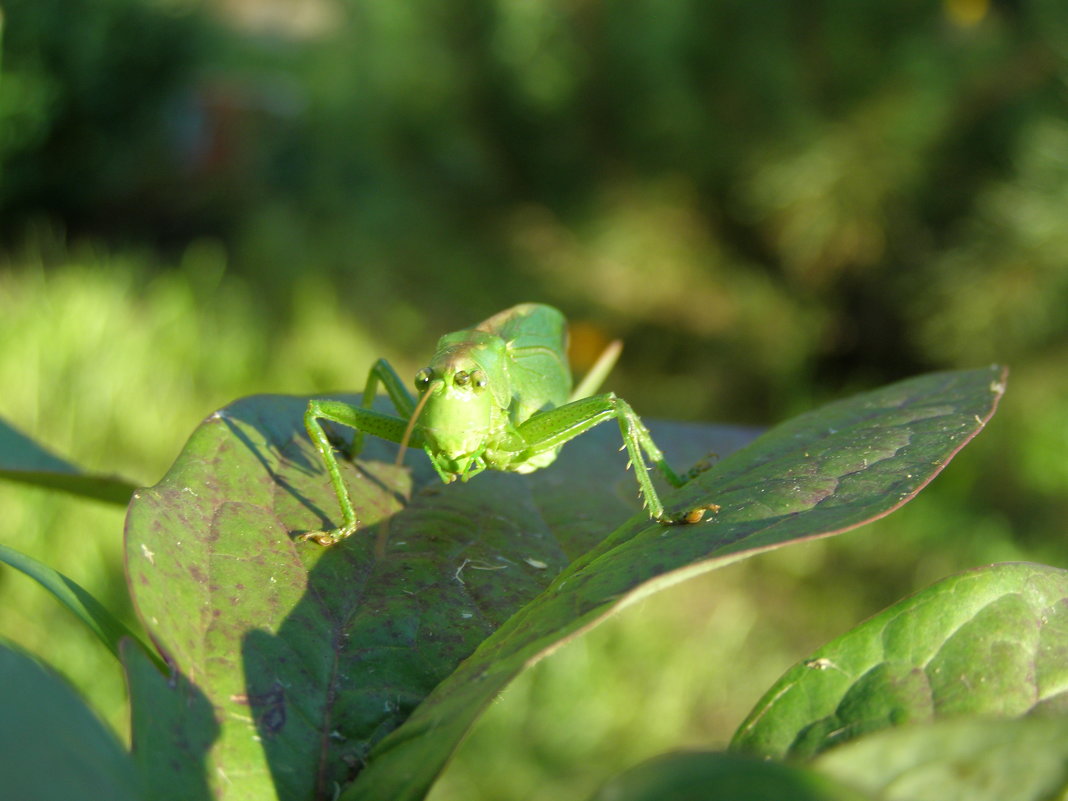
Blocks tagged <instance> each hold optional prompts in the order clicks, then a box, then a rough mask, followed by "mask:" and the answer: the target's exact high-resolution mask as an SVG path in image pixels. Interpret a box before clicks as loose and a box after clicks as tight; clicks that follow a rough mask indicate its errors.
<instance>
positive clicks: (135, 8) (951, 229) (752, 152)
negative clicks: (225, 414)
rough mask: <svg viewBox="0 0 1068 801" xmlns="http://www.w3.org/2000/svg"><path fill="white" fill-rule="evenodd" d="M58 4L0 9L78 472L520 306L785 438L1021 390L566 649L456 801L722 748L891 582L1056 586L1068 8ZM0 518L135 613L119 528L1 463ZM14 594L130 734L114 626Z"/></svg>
mask: <svg viewBox="0 0 1068 801" xmlns="http://www.w3.org/2000/svg"><path fill="white" fill-rule="evenodd" d="M74 5H76V4H72V3H70V2H69V0H4V2H3V8H4V29H3V37H4V47H5V49H4V53H3V68H4V72H3V75H2V77H0V387H2V388H3V391H2V392H0V418H3V419H4V420H6V421H8V422H10V424H11V425H12V426H14V429H15V430H16V432H21V434H24V435H27V436H28V437H30V438H31V439H32V440H33V441H36V442H39V443H42V444H43V445H44V446H45V447H46V448H47V449H48V450H49V451H50V452H51V453H52V454H58V455H59V456H61V457H62V458H63V459H65V460H67V459H69V461H70V462H71V463H73V464H75V465H78V466H79V467H81V468H84V469H85V470H86V471H88V472H89V473H90V474H117V475H119V476H122V477H124V478H125V479H128V480H129V481H132V482H133V483H135V484H138V485H152V484H155V483H156V482H157V481H159V480H160V478H161V477H162V476H163V475H164V474H165V472H166V471H167V469H168V468H169V467H170V466H171V464H172V463H173V462H174V461H175V459H176V458H177V456H178V454H179V453H180V452H181V450H182V447H183V444H184V443H185V441H186V440H187V438H188V436H189V433H190V432H191V431H193V430H194V429H195V428H196V426H197V424H198V423H199V421H201V420H202V419H204V418H205V417H206V416H207V415H209V414H210V413H211V412H213V411H214V410H216V409H219V408H222V407H223V406H225V405H226V404H228V403H230V402H231V401H232V400H233V399H235V398H238V397H242V396H247V395H251V394H256V393H266V392H280V393H293V394H296V395H308V394H312V393H327V392H335V391H338V390H353V389H357V388H358V385H359V383H360V382H361V381H362V380H363V378H364V376H365V375H366V370H367V368H368V367H369V365H370V364H371V363H372V361H373V360H374V359H375V358H377V357H379V356H383V357H386V358H388V359H389V360H390V361H391V362H393V363H394V364H395V365H396V366H397V367H398V370H399V372H400V373H401V375H411V374H414V372H415V370H416V369H417V368H419V367H421V366H423V363H424V362H425V360H426V359H427V358H428V356H429V346H430V344H432V342H433V341H434V339H435V337H436V336H437V335H439V334H440V333H442V332H443V331H448V330H454V329H457V328H459V327H461V326H464V325H468V324H470V323H471V322H473V321H475V320H478V319H481V318H484V317H486V316H488V315H489V314H491V313H493V312H494V311H497V310H499V309H501V308H504V307H506V306H508V305H511V304H512V303H515V302H519V301H525V300H538V301H545V302H549V303H552V304H554V305H556V306H558V307H560V308H561V309H563V310H564V311H565V313H566V314H567V316H568V317H569V319H570V320H571V321H572V323H573V325H574V331H573V333H574V337H573V349H572V358H573V361H574V362H575V363H576V365H577V367H578V369H579V371H581V370H582V369H584V368H585V367H587V366H588V365H589V364H590V362H591V360H592V358H594V356H595V355H596V353H597V352H599V350H600V348H601V347H602V346H603V344H604V342H605V341H607V340H608V339H610V338H612V337H615V336H620V337H622V338H623V339H624V341H625V343H626V347H625V350H624V354H623V358H622V361H621V363H620V367H619V369H618V370H617V371H616V373H614V374H613V375H612V376H611V377H610V379H609V382H608V385H607V386H608V388H610V389H612V390H614V391H616V392H618V393H619V394H620V395H621V396H622V397H625V398H627V400H628V401H629V402H630V403H631V404H632V405H633V406H634V408H635V409H636V410H637V412H638V413H639V414H641V415H642V416H643V418H645V417H652V418H661V419H674V420H694V421H718V422H730V423H736V424H753V425H759V426H766V425H769V424H771V423H773V422H775V421H777V420H782V419H786V418H789V417H791V416H793V415H795V414H797V413H800V412H803V411H807V410H809V409H814V408H817V407H819V406H820V405H821V404H822V403H824V402H826V401H828V400H830V399H835V398H841V397H846V396H848V395H850V394H852V393H853V392H855V391H858V390H861V389H865V388H870V387H874V386H881V385H884V384H889V383H890V382H892V381H896V380H898V379H900V378H903V377H905V376H909V375H913V374H919V373H923V372H927V371H930V370H944V369H970V368H977V367H982V366H983V365H986V364H990V363H994V362H996V363H1003V364H1008V365H1009V366H1010V368H1011V379H1010V380H1011V389H1010V392H1009V393H1008V394H1007V395H1006V398H1005V401H1004V403H1003V404H1002V407H1001V411H1000V412H999V414H998V416H997V418H996V419H995V421H994V423H993V424H992V425H991V426H990V428H989V430H987V431H986V432H984V434H983V436H982V437H980V438H979V439H977V440H976V442H975V443H974V444H973V445H972V446H970V447H969V448H968V449H967V450H966V451H965V452H964V453H963V454H962V455H961V457H960V458H958V459H957V460H956V461H955V462H954V464H953V466H952V468H951V469H950V470H948V471H947V472H946V473H945V475H943V476H941V477H940V478H939V479H938V480H937V481H936V482H935V483H934V484H933V485H932V486H931V487H930V488H929V489H927V490H926V491H925V492H924V493H923V494H922V495H921V496H920V497H919V498H918V499H917V500H916V502H914V503H911V504H909V505H908V506H906V507H904V508H903V509H901V510H900V511H898V512H896V513H895V514H894V515H892V516H890V517H889V518H887V519H885V520H880V521H878V522H875V523H873V524H871V525H870V526H869V527H867V528H865V529H864V530H863V531H862V532H859V533H857V534H853V535H850V536H849V537H843V538H836V539H833V540H828V541H819V542H813V543H808V544H800V545H794V546H792V547H790V548H786V549H782V550H781V551H777V552H774V553H769V554H767V555H764V556H761V557H760V558H758V559H753V560H747V561H745V562H741V563H738V564H734V565H731V566H729V567H724V568H723V569H720V570H715V571H712V572H710V573H708V574H706V575H703V576H699V577H697V578H694V579H692V580H690V581H689V582H686V583H683V584H680V585H678V586H675V587H672V588H670V589H667V590H665V591H663V592H662V593H659V594H657V595H656V596H651V597H649V598H647V599H645V600H642V601H640V602H638V603H636V604H634V605H632V606H630V607H628V608H627V609H626V610H624V611H623V612H622V613H620V614H619V615H617V616H615V617H613V618H612V619H610V620H609V621H607V622H606V623H604V624H602V625H601V626H599V627H598V628H596V629H594V630H592V631H591V632H589V633H588V634H586V635H584V636H583V637H582V638H579V639H577V640H575V641H573V642H570V643H568V644H567V645H566V646H564V647H562V648H561V649H560V650H559V651H558V652H557V653H555V654H554V655H553V656H552V657H551V658H549V659H546V660H544V661H542V662H540V663H538V664H537V665H535V666H534V667H533V668H531V669H530V670H528V671H526V672H525V673H524V674H523V675H522V676H520V677H519V678H518V679H517V680H516V681H515V682H514V683H513V684H512V685H511V686H510V687H509V689H508V690H507V691H505V693H504V694H503V695H502V697H501V699H500V700H499V701H498V702H497V703H496V704H494V705H493V706H491V707H490V708H489V710H488V711H487V714H486V715H485V716H484V717H483V718H482V719H481V720H480V721H479V723H478V724H477V725H476V727H475V729H474V730H473V733H472V735H471V737H470V738H469V739H468V740H467V741H466V742H465V744H464V745H463V746H461V748H460V751H459V753H458V756H457V758H456V759H455V760H454V762H453V763H452V764H451V766H450V767H449V769H448V770H447V771H446V774H445V776H444V778H443V780H442V781H441V782H440V783H439V784H438V785H437V787H436V789H435V790H434V793H433V795H432V798H434V799H435V801H446V799H453V798H455V799H465V800H466V799H480V798H486V799H489V798H525V799H532V798H533V799H537V798H542V797H544V798H546V799H549V798H553V799H555V798H561V797H574V798H581V797H584V796H585V795H588V794H589V793H591V792H593V790H594V788H595V787H596V786H597V785H598V784H600V783H601V782H602V781H604V780H605V779H606V778H607V777H608V776H609V775H611V774H613V773H615V772H618V771H622V770H624V769H626V768H628V767H630V766H632V765H634V764H636V763H637V762H639V761H641V760H643V759H645V758H647V757H651V756H654V755H656V754H659V753H661V752H664V751H667V750H670V749H672V748H676V747H679V746H699V747H702V748H705V747H710V746H711V747H715V746H725V745H726V744H727V742H728V740H729V739H730V737H731V734H732V732H733V731H734V730H735V729H736V728H737V726H738V724H739V723H740V722H741V721H742V720H743V719H744V718H745V716H746V714H747V713H748V712H749V711H750V710H751V709H752V707H753V706H754V704H756V702H757V701H758V699H759V697H760V695H761V694H762V693H763V692H764V690H765V689H766V688H767V687H769V686H771V685H772V684H773V682H774V681H775V680H776V678H777V677H778V676H779V675H780V674H782V673H783V672H784V671H785V670H786V669H787V668H788V667H789V666H790V665H791V664H793V663H795V662H797V661H798V660H799V659H805V658H808V656H809V655H810V654H812V653H813V652H814V651H815V650H816V649H817V648H818V647H819V646H820V645H821V644H823V643H825V642H827V641H829V640H831V639H832V638H834V637H836V636H838V635H840V634H842V633H843V632H846V631H848V630H850V629H851V628H853V627H854V626H855V625H856V624H857V623H858V622H859V621H860V620H862V619H864V618H866V617H867V616H869V615H871V614H873V613H875V612H877V611H878V610H879V609H882V608H884V607H887V606H889V605H891V604H893V603H894V602H896V601H897V600H898V599H899V598H901V597H902V596H904V595H906V594H907V593H909V592H911V591H914V590H918V589H920V588H922V587H925V586H928V585H931V584H933V583H934V582H936V581H937V580H939V579H942V578H943V577H945V576H948V575H950V574H953V573H956V572H958V571H960V570H963V569H966V568H971V567H975V566H978V565H983V564H987V563H990V562H996V561H1006V560H1020V559H1028V560H1034V561H1038V562H1044V563H1047V564H1051V565H1059V566H1065V565H1068V548H1066V546H1065V541H1064V536H1063V522H1062V521H1063V520H1064V519H1065V515H1066V514H1068V467H1066V465H1068V461H1066V460H1065V458H1064V454H1065V453H1066V452H1068V426H1066V425H1065V403H1064V398H1065V397H1068V371H1066V370H1065V369H1064V364H1065V357H1066V355H1068V318H1066V317H1065V315H1064V312H1063V310H1064V309H1065V308H1068V265H1066V263H1065V256H1064V254H1065V253H1068V228H1066V227H1065V226H1064V225H1063V223H1062V221H1063V216H1064V214H1063V209H1064V208H1065V205H1066V203H1068V124H1066V123H1065V120H1066V119H1068V114H1066V111H1068V109H1066V108H1065V104H1066V102H1068V101H1066V99H1065V96H1064V93H1063V81H1064V79H1065V77H1068V62H1066V59H1068V51H1066V48H1065V44H1064V42H1065V41H1068V37H1066V32H1068V11H1066V10H1065V9H1064V8H1063V4H1062V3H1057V2H1051V0H1033V1H1032V2H1025V3H1015V4H989V3H988V2H986V0H946V1H945V2H943V3H938V2H933V1H932V2H922V3H914V4H910V5H908V6H900V5H896V6H894V7H893V8H891V7H890V6H888V5H887V4H885V3H878V2H874V0H872V1H870V2H857V0H830V1H829V2H826V3H823V4H821V5H820V6H819V8H818V9H817V8H815V7H812V6H804V7H803V6H801V5H799V4H781V3H771V2H753V1H752V0H749V2H742V0H723V2H715V3H698V2H680V3H676V4H671V5H670V6H665V4H663V3H660V2H653V0H633V1H631V2H623V3H611V4H601V5H598V4H588V3H587V4H582V3H579V4H575V3H572V4H566V3H561V2H547V3H534V4H530V3H515V2H508V1H507V0H499V1H498V2H491V0H462V2H458V3H450V4H447V5H442V4H440V3H434V2H431V0H417V2H414V3H405V4H380V3H370V2H363V1H362V0H349V2H344V3H342V2H336V3H335V2H329V1H328V0H323V2H322V3H310V2H309V3H307V6H308V7H309V8H311V7H314V8H315V9H318V11H317V12H316V13H317V14H319V17H315V15H314V14H312V15H311V17H310V18H309V20H308V21H306V22H302V23H301V25H302V26H303V27H301V28H300V29H299V30H294V29H285V28H284V27H281V28H275V29H273V30H264V29H262V28H259V29H255V30H253V29H252V28H250V23H248V22H247V21H246V22H243V23H241V24H238V23H237V22H235V21H234V19H233V18H232V17H227V16H225V15H224V14H222V12H220V11H218V10H217V9H215V8H214V6H211V7H209V6H201V5H200V4H198V3H196V2H178V1H171V0H158V1H155V0H153V1H150V0H106V2H99V3H94V4H93V8H92V9H91V10H86V9H82V8H80V7H79V9H77V10H76V11H75V10H72V9H73V6H74ZM74 15H76V16H77V17H78V19H79V24H78V25H76V26H75V25H70V24H69V19H71V17H72V16H74ZM134 32H135V33H134ZM6 433H7V432H4V436H0V443H4V444H3V446H2V447H4V448H7V447H10V446H9V445H8V444H7V443H9V442H11V441H13V440H10V439H9V438H7V436H6ZM11 436H12V437H15V438H16V439H17V438H18V437H19V434H17V433H16V434H12V435H11ZM612 447H613V448H614V447H618V443H617V444H616V445H614V446H612ZM52 458H57V457H52ZM4 468H5V464H4V461H3V459H2V458H0V469H4ZM628 480H631V481H632V479H630V478H629V477H628ZM476 481H477V480H476ZM471 486H472V487H474V486H476V484H475V483H472V485H471ZM0 509H2V510H3V512H4V515H3V519H4V522H3V526H2V527H0V528H2V530H0V542H2V543H3V544H4V545H6V546H9V547H10V548H13V549H15V550H16V551H18V552H19V553H21V554H25V555H28V556H30V557H32V558H34V559H36V560H38V561H39V562H41V563H43V564H45V565H47V566H49V567H50V568H52V569H54V570H56V571H59V573H60V574H62V575H63V576H66V577H69V578H70V579H72V580H73V581H75V582H77V584H78V585H80V586H81V587H83V588H84V589H85V591H87V592H88V593H89V594H90V595H91V596H92V597H94V598H96V599H98V600H99V601H100V602H101V603H102V604H103V606H104V607H106V608H107V609H108V610H110V611H111V612H112V613H113V614H114V615H115V616H116V617H117V618H118V619H119V620H121V621H122V623H123V624H124V625H126V626H129V627H131V628H133V629H134V630H139V629H140V626H139V623H138V622H137V620H136V619H135V616H134V614H133V612H132V608H131V606H130V601H129V595H128V592H127V590H126V584H125V577H124V573H123V551H122V548H123V544H122V542H121V540H120V538H119V532H120V531H121V530H122V527H123V514H122V511H121V509H119V508H118V507H115V506H111V505H107V504H104V503H100V502H97V501H88V500H79V499H77V498H73V497H68V496H67V495H63V494H61V493H56V492H53V491H48V490H45V489H36V488H28V487H27V485H25V484H18V483H11V482H7V481H4V482H0ZM0 610H3V611H0V637H3V638H4V639H5V640H8V641H10V642H13V643H15V644H17V645H18V646H20V647H22V648H24V649H25V650H26V651H28V652H30V653H33V654H35V655H38V656H39V657H40V659H41V660H42V661H43V662H45V663H47V664H48V665H50V666H52V667H54V668H55V669H57V670H58V671H60V672H61V673H62V674H63V676H64V677H66V678H68V679H69V680H70V681H71V682H72V683H73V685H74V686H75V688H76V689H77V690H79V692H80V693H81V694H82V695H83V696H85V697H86V698H88V699H89V700H90V702H91V704H92V706H93V708H94V709H95V710H96V712H97V713H98V714H99V715H100V716H101V717H102V718H103V719H104V720H105V721H106V723H107V725H108V727H109V728H110V729H112V730H114V731H115V732H116V733H117V735H118V738H119V740H120V742H121V741H122V740H123V739H124V738H126V737H127V736H128V730H129V721H128V719H127V715H128V713H127V708H126V701H125V696H126V690H125V687H124V684H123V681H122V677H121V673H120V672H119V671H117V670H116V668H115V663H114V659H113V657H112V656H111V655H110V653H109V652H108V649H107V648H106V647H105V646H104V645H102V644H101V643H100V642H99V641H98V640H97V639H96V637H95V635H94V634H93V633H92V632H90V631H88V630H83V627H82V626H81V625H80V624H79V623H78V621H77V620H76V619H75V618H73V617H72V616H71V614H70V612H69V611H68V610H67V609H66V608H64V607H62V606H60V605H59V604H57V603H56V602H55V600H54V599H53V598H51V597H50V596H49V595H48V594H47V593H46V592H44V591H43V590H42V589H41V587H40V586H38V585H37V584H36V583H35V582H33V581H31V580H29V579H28V578H26V577H25V576H23V575H22V574H20V573H18V572H17V571H15V570H11V569H8V568H6V567H0ZM723 653H727V654H729V655H730V656H729V658H727V659H722V658H720V656H721V655H722V654H723ZM12 669H13V670H15V669H21V668H18V667H17V665H16V666H14V667H12ZM144 675H145V676H147V677H148V678H146V679H145V681H146V682H148V683H151V674H150V673H145V674H144ZM86 730H87V731H88V729H86ZM717 769H718V768H717Z"/></svg>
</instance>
